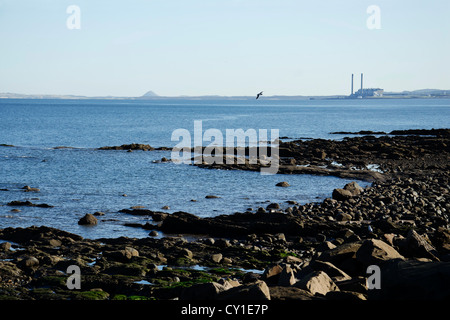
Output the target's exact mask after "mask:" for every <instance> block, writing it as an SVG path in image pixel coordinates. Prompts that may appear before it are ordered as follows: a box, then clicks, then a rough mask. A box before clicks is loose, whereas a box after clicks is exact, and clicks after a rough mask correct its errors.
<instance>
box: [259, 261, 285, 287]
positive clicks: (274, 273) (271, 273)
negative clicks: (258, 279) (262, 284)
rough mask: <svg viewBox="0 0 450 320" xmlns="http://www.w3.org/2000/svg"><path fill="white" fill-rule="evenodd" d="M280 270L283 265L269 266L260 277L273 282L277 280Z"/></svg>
mask: <svg viewBox="0 0 450 320" xmlns="http://www.w3.org/2000/svg"><path fill="white" fill-rule="evenodd" d="M282 271H283V267H282V266H281V265H279V264H276V265H272V266H269V267H267V268H266V269H265V270H264V273H263V275H262V279H263V280H264V281H266V282H268V283H274V284H275V283H277V282H278V280H279V278H280V274H281V272H282Z"/></svg>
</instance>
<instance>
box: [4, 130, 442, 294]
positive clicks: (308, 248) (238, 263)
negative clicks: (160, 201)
mask: <svg viewBox="0 0 450 320" xmlns="http://www.w3.org/2000/svg"><path fill="white" fill-rule="evenodd" d="M449 140H450V130H448V129H441V130H437V131H436V130H433V131H424V130H420V131H417V132H407V133H405V134H396V135H382V136H380V137H374V136H366V135H363V136H358V137H352V138H345V139H343V140H341V141H339V140H322V139H317V140H309V141H303V140H298V141H291V142H283V143H281V145H280V162H281V167H280V170H281V173H285V174H299V173H313V174H330V175H338V176H346V177H353V176H354V177H361V176H364V177H366V178H367V180H370V181H373V183H372V185H371V186H370V187H367V188H365V189H363V188H361V187H360V186H359V185H358V184H357V183H356V182H353V183H349V184H347V185H345V186H342V188H341V189H335V190H334V191H333V193H332V194H330V197H329V198H327V199H325V200H324V201H323V202H320V203H308V204H303V205H301V204H297V203H296V202H295V201H294V200H293V201H290V202H289V206H288V207H287V208H285V209H281V207H283V208H284V206H280V204H278V203H271V204H269V205H268V206H266V207H260V208H256V209H255V210H251V211H247V212H242V213H234V214H230V215H221V216H217V217H214V218H200V217H197V216H195V215H192V214H190V213H187V212H174V213H167V212H156V211H150V210H146V209H124V210H122V212H123V213H124V214H133V215H146V216H149V217H151V218H152V221H153V223H152V224H150V223H147V224H143V225H133V227H138V228H144V229H147V230H148V231H149V237H147V238H143V239H135V238H125V237H121V238H109V239H97V240H90V239H84V238H82V237H80V236H78V235H75V234H71V233H68V232H65V231H61V230H57V229H53V228H50V227H45V226H41V227H29V228H5V229H0V299H1V300H5V299H21V300H172V299H177V300H272V301H275V300H279V301H285V300H379V299H382V300H397V299H430V300H441V299H449V298H450V221H449V210H450V201H449V198H450V195H449V188H450V187H449V172H450V171H449V169H450V168H449V163H450V161H449V160H450V149H449V146H450V141H449ZM141 147H142V146H137V147H136V146H125V147H123V148H122V149H121V150H137V149H148V150H151V149H149V148H147V146H145V148H141ZM373 165H376V168H377V171H373V170H371V169H370V168H373V167H372V166H373ZM199 166H202V167H205V168H209V169H214V168H219V167H218V166H220V168H222V169H223V168H224V167H223V166H225V164H224V165H208V164H200V165H199ZM305 168H310V169H309V172H307V171H305ZM226 169H242V170H258V169H259V167H258V165H249V164H244V165H237V164H236V165H228V167H226ZM283 186H284V187H288V188H289V186H288V185H283ZM24 205H30V204H24ZM158 232H163V233H164V234H165V235H167V236H165V237H163V238H158V237H154V235H156V234H157V233H158ZM169 235H170V236H169ZM69 266H78V267H79V268H80V289H69V288H68V285H67V284H68V280H69V279H70V276H71V273H70V272H69V271H68V267H69ZM374 266H375V267H374ZM376 268H379V269H376ZM377 270H378V271H379V274H377Z"/></svg>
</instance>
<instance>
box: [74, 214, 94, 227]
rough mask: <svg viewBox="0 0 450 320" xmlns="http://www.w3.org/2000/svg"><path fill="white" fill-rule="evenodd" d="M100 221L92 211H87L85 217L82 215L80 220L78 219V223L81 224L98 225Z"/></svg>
mask: <svg viewBox="0 0 450 320" xmlns="http://www.w3.org/2000/svg"><path fill="white" fill-rule="evenodd" d="M97 222H98V220H97V218H96V217H94V215H92V214H90V213H86V215H85V216H84V217H82V218H81V219H80V220H78V224H80V225H91V226H92V225H96V224H97Z"/></svg>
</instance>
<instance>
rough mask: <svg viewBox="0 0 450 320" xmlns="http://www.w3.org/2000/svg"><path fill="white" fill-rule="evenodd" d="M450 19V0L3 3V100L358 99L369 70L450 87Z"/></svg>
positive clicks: (404, 84)
mask: <svg viewBox="0 0 450 320" xmlns="http://www.w3.org/2000/svg"><path fill="white" fill-rule="evenodd" d="M72 5H74V6H76V8H77V9H79V15H78V16H77V15H76V12H75V11H72V10H68V9H69V8H70V6H72ZM373 7H375V8H376V9H379V12H376V11H371V10H369V11H368V9H370V8H373ZM448 12H450V2H448V1H445V0H431V1H428V2H425V1H418V0H415V1H406V0H399V1H395V3H393V1H387V0H383V1H367V2H366V1H360V0H359V1H358V0H344V1H340V2H339V3H337V2H335V1H331V0H326V1H321V2H320V3H309V2H306V1H295V0H280V1H269V0H259V1H257V0H233V1H231V0H230V1H206V0H195V1H186V0H185V1H181V0H172V1H167V0H166V1H162V0H155V1H143V0H135V1H133V2H112V3H111V2H108V1H104V0H99V1H86V0H74V1H73V0H71V1H66V0H63V1H56V0H34V1H32V0H21V1H17V0H16V1H13V0H0V39H1V40H2V50H0V61H2V63H0V92H3V93H6V92H11V93H18V94H28V95H33V94H34V95H41V94H42V95H76V96H92V97H93V96H115V97H139V96H142V95H143V94H145V93H146V92H147V91H149V90H151V91H153V92H155V93H156V94H158V95H160V96H168V97H171V96H172V97H175V96H202V95H219V96H252V95H254V94H256V93H257V92H259V91H264V95H266V96H275V95H286V96H295V95H301V96H327V95H347V94H349V93H350V80H351V74H352V73H353V74H355V84H354V88H355V91H356V90H358V89H359V87H360V78H359V76H360V74H361V73H364V87H366V88H367V87H379V88H383V89H385V90H386V91H390V92H400V91H413V90H419V89H428V88H430V89H431V88H432V89H441V90H448V89H449V88H450V77H449V76H448V70H450V62H449V60H448V55H449V53H450V41H448V40H449V34H448V31H449V30H450V19H448V17H447V16H448ZM377 19H378V20H377ZM77 24H78V25H77ZM78 27H79V29H78Z"/></svg>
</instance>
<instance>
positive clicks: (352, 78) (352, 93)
mask: <svg viewBox="0 0 450 320" xmlns="http://www.w3.org/2000/svg"><path fill="white" fill-rule="evenodd" d="M351 95H352V96H353V73H352V94H351Z"/></svg>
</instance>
